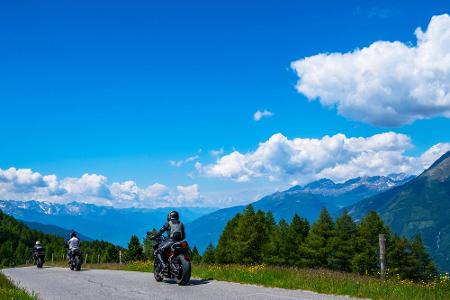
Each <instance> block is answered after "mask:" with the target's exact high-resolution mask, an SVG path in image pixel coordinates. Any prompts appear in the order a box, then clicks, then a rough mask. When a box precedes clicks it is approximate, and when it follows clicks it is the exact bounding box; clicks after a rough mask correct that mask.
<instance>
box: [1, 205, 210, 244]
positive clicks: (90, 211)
mask: <svg viewBox="0 0 450 300" xmlns="http://www.w3.org/2000/svg"><path fill="white" fill-rule="evenodd" d="M172 209H176V210H178V211H179V212H180V214H181V215H182V216H183V219H184V220H185V222H190V221H193V220H194V219H196V218H198V217H200V216H202V215H204V214H207V213H210V212H212V211H214V210H216V209H215V208H207V207H206V208H205V207H177V208H171V207H166V208H154V209H149V208H123V209H119V208H114V207H108V206H97V205H94V204H86V203H80V202H71V203H68V204H58V203H50V202H41V201H35V200H30V201H15V200H0V210H3V211H4V212H5V213H7V214H9V215H11V216H13V217H15V218H16V219H19V220H21V221H25V222H37V223H41V224H48V225H55V226H58V227H62V228H68V229H69V230H70V229H74V230H76V231H79V232H82V233H83V234H86V235H87V236H89V237H90V238H92V239H98V240H105V241H109V242H111V243H114V244H117V245H120V246H126V245H127V243H128V241H129V239H130V236H131V235H132V234H137V235H138V236H139V237H140V238H142V237H143V236H144V235H145V233H146V232H147V231H150V230H151V229H152V228H154V227H155V228H158V229H159V228H160V227H161V226H162V224H163V223H164V222H165V221H166V216H167V213H168V212H169V211H170V210H172Z"/></svg>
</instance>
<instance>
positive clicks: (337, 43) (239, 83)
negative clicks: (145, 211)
mask: <svg viewBox="0 0 450 300" xmlns="http://www.w3.org/2000/svg"><path fill="white" fill-rule="evenodd" d="M92 2H93V1H9V2H5V3H2V9H1V10H0V38H1V45H2V46H1V47H0V103H1V108H0V109H1V116H2V126H1V127H0V133H1V137H2V138H1V139H0V168H1V169H3V170H7V169H8V168H10V167H14V168H17V169H22V168H31V169H32V170H33V172H39V174H41V175H43V176H44V175H47V174H55V175H56V176H57V177H58V178H59V179H60V180H62V179H63V178H67V177H74V178H78V177H80V176H82V175H83V174H85V173H89V174H101V175H103V176H105V177H107V178H108V182H109V183H112V182H123V181H125V180H133V181H134V182H135V183H136V184H137V185H139V186H148V185H151V184H154V183H160V184H163V185H165V186H168V187H170V189H175V187H176V186H183V187H184V186H192V185H194V184H198V188H199V189H200V191H201V192H202V195H203V196H202V197H206V198H208V197H212V195H215V196H214V197H215V198H214V197H213V198H214V199H216V198H221V197H228V196H229V195H237V194H239V196H235V199H234V200H232V202H233V203H235V202H236V203H237V202H246V201H248V199H250V198H254V197H257V196H259V195H263V194H264V193H265V192H269V191H271V190H274V189H276V188H280V187H285V186H288V185H289V184H290V182H293V181H295V180H296V179H298V178H297V177H298V176H297V175H298V174H297V175H295V174H293V173H295V172H296V171H295V170H300V169H301V168H300V169H297V168H294V169H295V170H294V171H292V170H291V169H289V170H288V171H287V172H286V173H288V175H289V176H279V178H276V180H273V179H268V177H269V175H268V176H265V175H267V174H265V173H264V172H263V173H264V174H265V175H261V174H260V173H258V174H259V175H255V176H254V178H253V177H252V176H253V175H250V177H251V178H250V179H248V180H236V178H237V177H233V176H234V175H233V176H228V175H224V176H218V175H217V173H211V172H209V169H207V168H203V167H204V166H208V165H209V166H213V165H214V164H215V162H216V160H218V159H220V157H221V156H225V155H227V154H229V153H231V152H232V151H233V150H237V151H239V153H241V154H245V153H249V152H252V151H255V150H256V149H257V148H258V144H259V143H261V142H265V141H267V140H268V139H269V138H270V137H271V136H272V135H274V134H276V133H281V134H282V135H283V136H285V137H287V138H288V139H294V138H316V139H321V138H322V137H324V136H325V135H330V136H333V135H335V134H338V133H342V134H345V135H346V136H347V137H366V138H367V137H370V136H373V135H375V134H379V133H385V132H388V131H393V132H395V133H397V134H405V135H407V136H408V137H409V138H410V140H411V141H410V144H411V145H412V146H406V147H405V149H406V150H405V151H406V152H405V153H404V155H407V156H408V157H418V156H420V155H421V154H422V153H424V152H425V151H427V149H429V148H430V147H432V146H433V145H435V144H437V143H446V142H450V137H449V134H448V133H449V132H450V131H449V129H450V119H448V118H447V117H446V116H441V115H439V114H437V115H436V114H435V115H429V116H428V117H427V119H425V120H414V121H412V122H408V123H409V124H408V123H407V124H400V125H399V124H397V125H395V126H389V125H388V126H384V125H380V124H373V122H366V121H364V120H361V119H358V118H357V117H349V114H345V113H344V114H340V113H338V112H337V110H336V108H335V107H330V106H327V105H324V104H323V103H322V104H321V103H319V101H308V100H307V97H306V96H305V95H304V94H302V93H299V92H298V91H297V90H296V84H297V81H298V80H299V76H298V75H297V74H296V72H295V71H294V70H293V69H292V68H291V63H292V62H294V61H298V60H301V59H303V58H306V57H311V56H314V55H317V54H319V53H333V52H339V53H346V52H350V51H353V50H354V49H357V48H363V47H367V46H369V45H371V44H372V43H373V42H376V41H379V40H382V41H400V42H403V43H405V44H406V45H411V46H414V45H415V44H416V36H415V35H414V31H415V29H416V28H417V27H421V28H422V29H423V30H424V31H425V30H426V28H427V26H428V24H429V22H430V19H431V17H433V16H437V15H441V14H444V13H448V10H449V9H448V8H449V7H448V5H446V3H445V1H433V2H430V1H407V2H406V1H398V2H394V1H364V2H363V1H282V2H281V3H280V1H246V2H245V3H243V2H244V1H224V2H217V1H95V3H92ZM421 109H422V108H421ZM257 110H261V111H262V110H268V111H270V112H272V113H273V115H272V116H270V117H266V118H262V119H261V120H260V121H259V122H256V121H255V120H254V118H253V114H254V113H255V112H256V111H257ZM218 149H223V153H222V154H221V155H220V156H219V157H214V156H212V155H210V153H209V152H210V151H211V150H218ZM193 156H198V158H196V159H195V160H194V159H193V160H192V161H190V162H187V163H185V164H182V165H181V166H179V167H174V166H171V164H170V163H169V161H170V160H174V161H180V160H184V159H186V158H188V157H193ZM195 161H198V163H199V164H201V165H200V166H199V165H198V166H197V168H195V167H194V164H195ZM262 163H264V162H262ZM414 170H415V169H414ZM266 173H267V172H266ZM221 174H222V173H221ZM291 175H292V176H291ZM5 176H6V175H5ZM237 176H238V177H239V176H240V175H237ZM343 178H344V177H342V178H340V179H343ZM0 179H1V178H0ZM241 179H242V178H241ZM300 179H302V180H303V181H307V180H309V179H314V176H310V177H308V178H300ZM336 179H339V178H337V177H336ZM302 180H300V181H302ZM0 181H1V180H0ZM238 181H240V182H238ZM240 193H242V194H240ZM14 195H15V194H14ZM38 195H39V194H38ZM33 196H34V197H37V196H36V195H33ZM24 197H28V195H27V196H24ZM168 197H177V195H175V194H170V196H168ZM19 198H20V197H19ZM44 198H45V197H44ZM180 199H181V198H180ZM180 201H181V202H182V201H183V200H180ZM214 201H215V200H214ZM195 203H196V202H190V204H195ZM208 204H214V202H211V201H210V202H209V203H208ZM218 205H225V204H218Z"/></svg>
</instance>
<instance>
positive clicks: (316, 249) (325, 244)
mask: <svg viewBox="0 0 450 300" xmlns="http://www.w3.org/2000/svg"><path fill="white" fill-rule="evenodd" d="M333 228H334V223H333V220H332V218H331V216H330V214H329V213H328V210H327V209H326V208H323V209H322V210H321V212H320V216H319V219H318V220H317V221H316V223H314V224H313V225H312V226H311V229H310V231H309V234H308V237H307V238H306V240H305V242H304V243H303V244H302V245H301V246H300V253H301V256H302V257H301V260H300V264H301V265H302V266H307V267H313V268H318V267H326V266H327V260H328V258H329V256H330V248H329V240H330V238H331V237H332V235H333Z"/></svg>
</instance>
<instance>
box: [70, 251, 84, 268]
mask: <svg viewBox="0 0 450 300" xmlns="http://www.w3.org/2000/svg"><path fill="white" fill-rule="evenodd" d="M81 264H82V262H81V250H80V249H74V250H72V253H71V255H70V258H69V267H70V270H72V271H74V270H76V271H80V270H81Z"/></svg>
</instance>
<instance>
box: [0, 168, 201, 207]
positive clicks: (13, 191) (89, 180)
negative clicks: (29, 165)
mask: <svg viewBox="0 0 450 300" xmlns="http://www.w3.org/2000/svg"><path fill="white" fill-rule="evenodd" d="M0 199H8V200H31V199H34V200H41V201H50V202H59V203H67V202H71V201H80V202H86V203H93V204H97V205H109V206H115V207H166V206H184V205H202V204H203V203H202V201H203V200H204V198H203V197H202V195H201V193H200V191H199V186H198V185H197V184H194V185H188V186H182V185H179V186H177V187H176V189H170V188H169V187H167V186H165V185H163V184H160V183H155V184H152V185H149V186H147V187H144V188H141V187H139V186H138V185H137V184H136V183H135V182H134V181H132V180H128V181H124V182H113V183H111V184H110V183H108V179H107V177H105V176H103V175H97V174H83V175H82V176H81V177H76V178H75V177H69V178H63V179H58V178H57V176H56V175H45V176H43V175H42V174H40V173H38V172H33V171H32V170H31V169H16V168H9V169H6V170H3V169H0Z"/></svg>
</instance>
